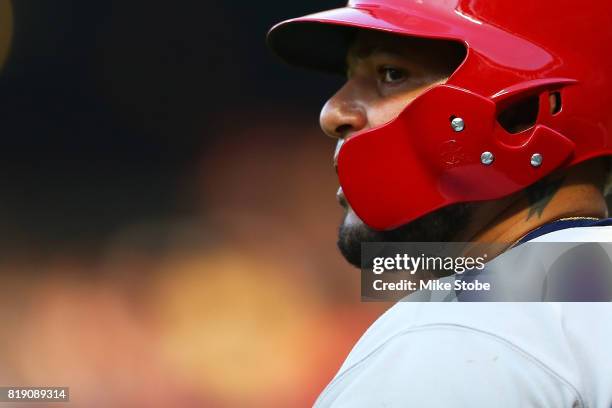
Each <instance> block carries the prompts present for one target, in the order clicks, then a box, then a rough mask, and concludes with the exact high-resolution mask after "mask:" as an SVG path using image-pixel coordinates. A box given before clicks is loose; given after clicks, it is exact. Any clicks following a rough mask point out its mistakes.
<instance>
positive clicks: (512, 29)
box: [268, 0, 612, 230]
mask: <svg viewBox="0 0 612 408" xmlns="http://www.w3.org/2000/svg"><path fill="white" fill-rule="evenodd" d="M356 28H360V29H370V30H379V31H385V32H390V33H395V34H397V35H405V36H413V37H421V38H430V39H444V40H451V41H457V42H461V43H462V44H464V45H465V47H466V50H467V54H466V58H465V60H464V61H463V63H462V64H461V65H460V66H459V68H458V69H457V70H456V71H455V72H454V74H453V75H452V76H451V77H450V78H449V79H448V81H447V82H446V84H444V85H439V86H436V87H434V88H432V89H430V90H429V91H427V92H425V93H424V94H422V95H420V96H419V97H418V98H416V99H415V100H414V101H412V102H411V103H410V104H408V106H407V107H406V108H405V109H404V111H403V112H402V113H400V115H399V116H398V117H397V118H396V119H394V120H393V121H391V122H389V123H387V124H385V125H383V126H380V127H377V128H375V129H368V130H365V131H362V132H359V133H356V134H354V135H352V136H351V137H350V138H349V139H348V140H346V141H345V143H344V144H343V146H342V148H341V149H340V152H339V155H338V175H339V179H340V184H341V186H342V188H343V190H344V194H345V196H346V198H347V200H348V202H349V203H350V205H351V207H352V208H353V210H354V211H355V212H356V214H357V215H358V216H359V217H360V218H361V219H362V220H363V221H364V222H365V223H366V224H367V225H369V226H370V227H372V228H374V229H378V230H387V229H392V228H395V227H398V226H401V225H403V224H405V223H408V222H410V221H412V220H414V219H416V218H418V217H421V216H423V215H425V214H428V213H430V212H432V211H435V210H436V209H439V208H441V207H444V206H448V205H451V204H454V203H460V202H469V201H480V200H491V199H497V198H501V197H503V196H506V195H509V194H512V193H514V192H517V191H519V190H522V189H524V188H525V187H527V186H529V185H531V184H533V183H534V182H536V181H537V180H539V179H541V178H542V177H544V176H546V175H547V174H549V173H550V172H552V171H554V170H556V169H560V168H564V167H569V166H572V165H575V164H577V163H580V162H582V161H585V160H588V159H591V158H594V157H598V156H603V155H610V154H612V96H611V95H612V83H611V78H612V58H611V57H610V51H611V50H610V44H611V43H612V2H610V1H609V0H591V1H589V2H582V3H576V2H574V1H571V2H570V1H569V0H537V1H531V0H530V1H514V0H352V1H350V2H349V4H348V5H347V7H345V8H340V9H335V10H330V11H326V12H322V13H318V14H313V15H310V16H306V17H302V18H297V19H293V20H289V21H286V22H283V23H280V24H278V25H277V26H275V27H274V28H273V29H272V30H271V31H270V33H269V36H268V42H269V44H270V46H271V47H272V49H273V50H274V51H275V52H276V53H277V54H278V55H280V56H281V57H282V58H283V59H285V60H286V61H287V62H289V63H291V64H294V65H301V66H304V67H308V68H315V69H321V70H326V71H341V70H342V69H343V62H344V58H345V56H346V49H347V46H348V42H349V41H350V38H351V35H352V33H354V31H355V29H356ZM517 107H522V108H519V109H524V108H525V107H531V108H532V109H534V111H533V121H532V123H531V126H529V127H528V128H527V129H523V130H521V131H516V130H515V129H512V128H509V127H508V126H506V125H505V123H504V117H505V115H506V114H507V112H510V111H512V110H513V109H517Z"/></svg>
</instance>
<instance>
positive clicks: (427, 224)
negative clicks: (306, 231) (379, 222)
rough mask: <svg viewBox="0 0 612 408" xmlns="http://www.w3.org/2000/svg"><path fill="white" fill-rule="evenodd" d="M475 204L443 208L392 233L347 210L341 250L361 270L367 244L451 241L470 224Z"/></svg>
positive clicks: (339, 241)
mask: <svg viewBox="0 0 612 408" xmlns="http://www.w3.org/2000/svg"><path fill="white" fill-rule="evenodd" d="M471 214H472V205H471V204H469V203H462V204H454V205H451V206H448V207H444V208H441V209H439V210H436V211H434V212H432V213H429V214H427V215H424V216H423V217H421V218H417V219H416V220H414V221H412V222H410V223H408V224H405V225H402V226H401V227H398V228H396V229H393V230H388V231H376V230H374V229H372V228H370V227H368V226H367V225H366V224H364V223H363V221H361V220H360V219H359V218H358V217H357V215H356V214H355V213H354V212H353V210H352V209H351V208H348V209H347V212H346V214H345V217H344V220H343V222H342V224H340V228H339V230H338V249H340V252H341V253H342V256H344V258H345V259H346V260H347V261H348V262H349V263H350V264H352V265H354V266H356V267H357V268H360V267H361V244H362V243H367V242H450V241H452V240H453V238H454V237H456V236H457V235H458V234H459V233H460V232H461V231H462V230H465V228H466V227H467V225H468V224H469V222H470V218H471V217H470V216H471Z"/></svg>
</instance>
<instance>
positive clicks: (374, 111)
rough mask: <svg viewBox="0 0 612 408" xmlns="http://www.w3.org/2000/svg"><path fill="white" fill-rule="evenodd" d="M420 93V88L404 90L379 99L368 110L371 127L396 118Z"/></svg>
mask: <svg viewBox="0 0 612 408" xmlns="http://www.w3.org/2000/svg"><path fill="white" fill-rule="evenodd" d="M420 93H421V91H420V90H414V91H409V92H402V93H399V94H397V95H393V96H387V97H385V98H382V99H380V100H379V101H377V102H376V103H375V104H374V105H372V106H371V107H370V108H371V109H370V110H369V112H368V121H369V125H370V127H377V126H381V125H384V124H385V123H387V122H389V121H391V120H393V119H395V118H396V117H397V116H398V115H399V114H400V113H401V112H402V111H403V110H404V108H406V106H407V105H408V104H409V103H410V102H412V101H413V100H414V99H415V98H416V97H417V96H419V94H420Z"/></svg>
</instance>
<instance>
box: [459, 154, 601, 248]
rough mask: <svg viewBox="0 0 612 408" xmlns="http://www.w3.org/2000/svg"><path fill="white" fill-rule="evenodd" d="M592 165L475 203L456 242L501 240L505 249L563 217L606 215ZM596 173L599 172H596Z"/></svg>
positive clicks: (499, 241) (497, 241)
mask: <svg viewBox="0 0 612 408" xmlns="http://www.w3.org/2000/svg"><path fill="white" fill-rule="evenodd" d="M591 167H592V166H582V167H579V168H577V169H572V171H571V172H568V173H565V174H556V175H552V176H550V177H547V178H545V179H544V180H543V181H541V182H539V183H537V184H536V185H534V186H532V187H530V188H528V189H526V190H524V191H523V192H521V193H518V194H514V195H512V196H510V197H507V198H505V199H502V200H497V201H494V202H486V203H482V204H478V206H477V207H476V209H475V211H474V217H473V221H472V223H471V225H470V226H469V227H468V228H467V229H466V231H464V234H462V236H461V237H459V239H458V241H469V242H478V243H501V244H502V247H505V248H508V247H510V246H512V245H513V244H515V243H516V242H517V241H519V240H520V239H521V238H522V237H524V236H525V235H527V234H528V233H529V232H531V231H533V230H535V229H537V228H539V227H541V226H542V225H545V224H547V223H550V222H552V221H556V220H559V219H563V218H571V217H589V218H605V217H607V215H608V209H607V205H606V202H605V200H604V197H603V195H602V193H601V189H600V188H598V186H597V183H594V182H593V180H594V179H597V177H593V172H592V168H591ZM595 174H596V175H598V174H601V173H595Z"/></svg>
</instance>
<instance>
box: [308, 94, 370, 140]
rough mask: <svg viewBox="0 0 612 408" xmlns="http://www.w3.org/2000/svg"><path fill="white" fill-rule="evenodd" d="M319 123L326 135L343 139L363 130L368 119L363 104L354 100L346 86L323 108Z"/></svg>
mask: <svg viewBox="0 0 612 408" xmlns="http://www.w3.org/2000/svg"><path fill="white" fill-rule="evenodd" d="M319 123H320V125H321V129H323V132H325V134H326V135H328V136H330V137H333V138H336V139H344V138H346V137H348V136H349V135H350V134H351V133H355V132H358V131H360V130H362V129H364V128H365V127H366V126H367V124H368V118H367V114H366V110H365V108H364V106H363V104H361V103H359V101H357V100H356V98H355V95H353V92H351V90H350V88H349V86H348V84H347V85H345V86H344V87H343V88H342V89H340V91H338V92H337V93H336V94H335V95H334V96H333V97H332V98H331V99H330V100H328V101H327V103H326V104H325V106H323V109H322V110H321V116H320V118H319Z"/></svg>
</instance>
